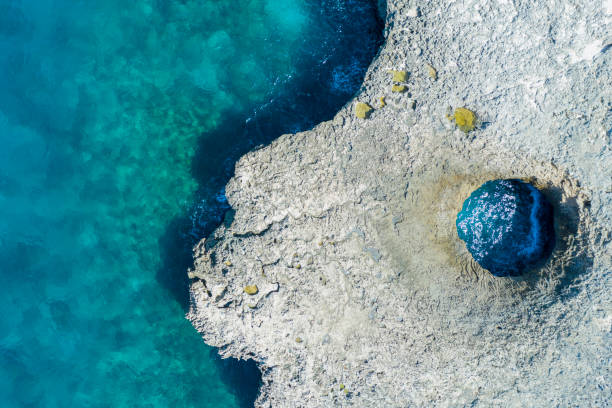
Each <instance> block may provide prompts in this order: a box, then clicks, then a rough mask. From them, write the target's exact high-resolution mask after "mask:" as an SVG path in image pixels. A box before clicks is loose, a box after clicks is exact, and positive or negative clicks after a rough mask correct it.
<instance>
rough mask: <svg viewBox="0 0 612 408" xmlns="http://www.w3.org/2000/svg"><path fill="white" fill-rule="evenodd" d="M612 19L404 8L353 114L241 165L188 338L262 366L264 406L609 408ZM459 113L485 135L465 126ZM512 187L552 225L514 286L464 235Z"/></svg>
mask: <svg viewBox="0 0 612 408" xmlns="http://www.w3.org/2000/svg"><path fill="white" fill-rule="evenodd" d="M606 4H607V3H606ZM606 7H607V6H606V5H605V4H602V2H597V1H587V2H586V3H584V4H582V5H581V6H580V7H578V6H577V5H576V4H574V3H571V2H569V1H565V0H563V1H560V2H554V3H549V4H548V3H547V4H543V3H541V2H538V3H535V2H531V3H530V2H527V3H525V2H518V3H517V2H488V3H465V2H441V1H434V2H428V3H424V4H422V5H420V6H419V8H418V9H415V7H414V5H413V4H412V3H409V2H407V1H401V0H396V1H390V2H389V3H388V4H387V16H388V17H387V28H386V36H387V40H386V43H385V45H384V47H383V49H382V50H381V52H380V54H379V55H378V57H377V58H376V60H375V61H374V62H373V64H372V66H371V67H370V70H369V72H368V73H367V76H366V79H365V82H364V85H363V87H362V90H361V92H360V93H359V94H358V95H357V96H356V99H355V100H354V101H351V102H350V103H348V104H347V105H346V106H345V108H344V109H342V110H341V111H340V112H338V114H337V115H336V117H335V118H334V120H332V121H329V122H325V123H321V124H320V125H318V126H317V127H315V128H314V129H313V130H311V131H308V132H303V133H298V134H293V135H284V136H281V137H280V138H278V139H277V140H276V141H274V142H273V143H271V144H270V145H269V146H267V147H265V148H262V149H259V150H256V151H253V152H251V153H249V154H247V155H245V156H244V157H242V158H241V159H240V161H239V162H238V163H237V164H236V173H235V176H234V178H233V179H232V180H231V181H230V182H229V184H228V185H227V188H226V195H227V198H228V201H229V203H230V204H231V206H232V208H233V211H235V213H234V214H233V221H231V223H230V222H227V223H225V224H224V225H222V226H220V227H219V228H218V229H217V230H216V231H215V232H214V234H213V235H212V236H210V237H208V238H207V239H206V240H203V241H202V242H201V243H200V244H199V245H198V247H197V248H196V249H195V257H196V261H195V266H194V269H193V270H192V271H190V272H189V276H190V278H191V279H192V283H191V310H190V312H189V314H188V318H189V319H190V320H191V321H192V322H193V325H194V326H195V327H196V329H198V330H199V331H200V333H201V334H202V336H203V338H204V340H205V341H206V342H207V343H208V344H211V345H213V346H216V347H219V352H220V354H221V355H222V356H225V357H229V356H232V357H237V358H252V359H254V360H255V361H256V362H257V363H258V364H259V366H260V368H261V370H262V372H263V381H264V384H263V387H262V391H261V395H260V396H259V398H258V400H257V402H256V405H257V406H264V407H328V406H357V407H382V406H384V407H404V406H424V407H425V406H426V407H430V406H467V405H472V406H483V407H484V406H521V405H524V404H525V401H529V405H530V406H547V407H548V406H557V405H560V406H568V405H576V406H606V404H609V403H610V399H609V398H610V397H609V396H610V395H612V392H611V390H610V372H609V361H610V358H611V357H612V352H611V342H610V337H611V325H612V310H611V309H612V306H611V295H610V290H609V288H610V284H611V283H612V274H611V272H610V271H611V269H612V268H611V262H612V261H611V253H610V225H612V224H611V221H612V220H611V218H612V201H611V200H612V152H611V140H610V138H611V136H612V135H611V129H612V113H611V106H612V87H611V85H610V84H612V69H611V68H610V67H611V66H612V52H610V45H609V44H610V42H612V38H611V37H610V35H611V32H610V28H609V27H610V22H611V21H612V9H610V8H609V7H608V8H606ZM415 10H416V11H415ZM432 69H433V70H434V72H435V73H436V74H435V75H432V74H431V72H432V71H431V70H432ZM390 70H393V71H407V72H408V75H407V78H406V86H407V88H408V92H404V93H393V92H391V90H392V84H393V82H392V79H393V78H392V77H391V76H390V75H389V72H388V71H390ZM381 97H385V99H384V101H385V106H384V107H382V108H377V109H375V110H374V111H373V112H371V114H370V116H369V118H368V119H360V118H357V117H356V116H355V113H354V104H355V103H356V102H357V101H360V102H364V103H368V104H370V105H371V106H379V104H377V103H376V102H377V101H379V100H380V98H381ZM457 107H466V108H468V109H469V110H470V111H473V112H475V113H476V115H477V117H478V127H477V128H476V129H474V130H472V131H470V132H469V133H465V132H463V131H462V130H460V129H458V128H457V124H456V123H455V122H453V121H451V120H449V117H451V113H452V112H453V111H454V109H455V108H457ZM497 178H503V179H511V178H518V179H523V180H526V181H529V182H531V183H532V184H533V185H535V186H536V187H538V188H539V189H540V190H542V191H543V192H544V194H545V195H546V196H547V198H548V200H549V201H550V202H551V203H552V204H553V206H554V207H555V208H554V210H555V226H556V233H557V244H556V247H555V250H554V252H553V254H552V257H551V259H550V260H549V261H548V262H547V263H546V264H545V265H543V266H541V267H539V268H537V269H534V270H530V271H528V272H526V273H525V274H524V275H523V277H521V278H519V279H514V278H513V279H510V278H496V277H493V276H492V275H491V274H489V273H488V272H486V271H484V270H482V269H481V268H480V267H479V266H478V265H477V264H476V263H475V262H474V261H473V260H472V258H471V256H470V255H469V254H468V253H467V250H466V249H465V245H464V244H463V242H462V241H461V240H459V238H458V236H457V231H456V227H455V220H456V216H457V213H458V212H459V211H460V209H461V204H462V203H463V201H464V200H465V199H466V198H467V197H468V196H469V194H470V193H471V192H472V191H473V190H474V189H476V188H477V187H478V186H480V185H481V184H482V183H483V182H485V181H487V180H491V179H497ZM249 286H250V287H254V286H256V287H257V291H254V290H251V291H246V290H245V288H246V287H249ZM249 292H251V293H249Z"/></svg>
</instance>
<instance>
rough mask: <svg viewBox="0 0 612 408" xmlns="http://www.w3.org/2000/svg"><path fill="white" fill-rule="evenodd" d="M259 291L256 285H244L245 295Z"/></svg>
mask: <svg viewBox="0 0 612 408" xmlns="http://www.w3.org/2000/svg"><path fill="white" fill-rule="evenodd" d="M257 292H259V289H258V288H257V285H247V286H245V287H244V293H246V294H247V295H256V294H257Z"/></svg>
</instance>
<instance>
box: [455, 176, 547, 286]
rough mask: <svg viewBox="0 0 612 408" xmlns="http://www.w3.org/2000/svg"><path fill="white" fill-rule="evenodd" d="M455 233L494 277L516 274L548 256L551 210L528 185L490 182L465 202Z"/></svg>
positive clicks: (538, 191) (518, 182) (516, 181)
mask: <svg viewBox="0 0 612 408" xmlns="http://www.w3.org/2000/svg"><path fill="white" fill-rule="evenodd" d="M457 234H458V235H459V238H460V239H462V240H463V241H465V244H466V247H467V249H468V251H469V252H470V253H471V254H472V257H473V258H474V260H475V261H476V262H478V264H479V265H480V266H482V267H483V268H484V269H486V270H488V271H489V272H491V273H492V274H493V275H495V276H518V275H520V274H522V273H523V272H524V271H525V270H526V269H527V268H530V267H533V266H535V265H537V264H538V263H540V262H542V261H544V260H546V258H548V257H549V256H550V253H551V251H552V249H553V247H554V245H555V228H554V220H553V207H552V205H551V204H550V203H549V202H548V199H547V198H546V197H545V196H544V194H542V192H541V191H540V190H538V189H537V188H535V187H534V186H533V185H531V184H530V183H526V182H524V181H521V180H518V179H499V180H489V181H487V182H486V183H484V184H483V185H481V186H480V187H478V188H477V189H476V190H474V191H473V192H472V194H470V196H469V197H468V198H467V199H466V200H465V201H464V203H463V207H462V209H461V211H460V212H459V214H457Z"/></svg>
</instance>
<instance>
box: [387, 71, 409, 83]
mask: <svg viewBox="0 0 612 408" xmlns="http://www.w3.org/2000/svg"><path fill="white" fill-rule="evenodd" d="M389 73H390V74H391V75H393V82H406V79H407V78H408V73H407V72H406V71H389Z"/></svg>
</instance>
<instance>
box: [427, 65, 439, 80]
mask: <svg viewBox="0 0 612 408" xmlns="http://www.w3.org/2000/svg"><path fill="white" fill-rule="evenodd" d="M427 75H429V77H430V78H431V79H433V80H434V81H435V80H436V79H438V71H437V70H436V69H435V68H434V67H433V66H431V65H429V64H427Z"/></svg>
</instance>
